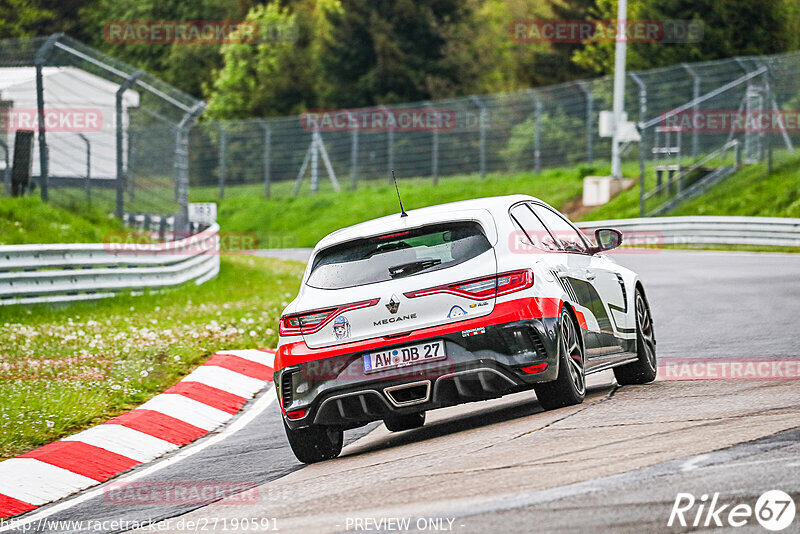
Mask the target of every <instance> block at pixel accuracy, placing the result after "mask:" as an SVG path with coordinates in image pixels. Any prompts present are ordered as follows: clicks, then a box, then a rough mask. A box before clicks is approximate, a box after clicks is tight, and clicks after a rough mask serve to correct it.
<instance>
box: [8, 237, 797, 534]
mask: <svg viewBox="0 0 800 534" xmlns="http://www.w3.org/2000/svg"><path fill="white" fill-rule="evenodd" d="M283 254H287V255H288V254H291V255H292V256H293V257H294V258H298V257H302V253H298V252H297V251H294V252H288V253H283ZM614 257H615V258H616V259H617V261H618V262H619V263H621V264H623V265H626V266H629V267H631V268H633V269H634V270H636V271H638V272H639V273H640V275H641V277H642V279H643V281H644V282H645V288H646V290H647V293H648V297H649V300H650V303H651V306H652V311H653V315H654V320H655V328H656V330H655V331H656V336H657V339H658V353H659V357H660V358H690V359H695V360H707V359H716V360H720V361H724V360H736V359H747V358H773V357H784V358H787V357H788V358H799V357H800V337H798V333H799V331H800V328H798V324H799V323H798V317H800V257H798V256H797V255H790V254H750V253H724V252H680V251H639V252H630V251H624V250H623V251H620V252H619V253H617V254H615V255H614ZM589 385H590V388H589V391H588V393H587V399H586V401H585V402H584V404H582V405H580V406H574V407H569V408H564V409H561V410H556V411H552V412H543V411H542V410H541V408H540V407H539V406H538V403H537V402H536V399H535V395H534V394H533V393H521V394H517V395H513V396H509V397H505V398H503V399H498V400H494V401H486V402H481V403H473V404H469V405H465V406H458V407H454V408H448V409H444V410H439V411H436V412H431V413H429V414H428V423H427V424H426V425H425V427H423V428H421V429H417V430H413V431H408V432H402V433H396V434H391V433H389V432H387V431H386V429H385V428H384V427H383V426H382V425H378V424H375V425H372V426H370V427H368V428H365V429H359V430H358V431H352V432H350V433H349V434H348V435H347V436H346V437H347V439H348V443H349V445H348V446H347V447H346V448H345V450H344V452H343V453H342V456H341V457H340V458H339V459H337V460H333V461H329V462H325V463H322V464H317V465H313V466H308V467H303V466H301V465H300V464H299V463H298V462H297V461H296V460H295V459H294V457H293V455H292V454H291V452H290V451H289V449H288V444H287V443H286V441H285V437H284V434H283V428H282V425H281V422H280V417H279V413H278V407H277V404H276V403H275V402H274V401H273V400H272V399H273V397H274V392H273V391H272V390H271V389H270V390H268V391H266V392H264V393H263V394H262V395H261V396H260V397H259V398H257V399H254V400H253V401H251V404H250V405H249V407H248V408H247V409H246V410H244V412H243V413H242V414H241V415H239V416H238V418H237V419H236V420H234V421H233V422H232V423H230V424H229V425H228V426H227V427H226V428H223V429H222V430H220V431H219V432H217V433H215V434H212V435H210V436H207V437H205V438H203V439H201V440H199V441H198V442H196V443H195V444H193V445H191V446H190V447H187V448H186V449H184V450H183V451H181V453H184V452H186V451H191V450H192V449H195V448H197V449H198V451H197V452H196V453H193V454H191V455H187V456H186V457H185V458H183V459H178V460H176V459H175V458H174V457H175V456H176V455H177V454H181V453H176V454H174V455H172V457H168V458H167V459H166V460H161V461H159V462H156V463H155V464H152V465H151V466H143V467H142V468H139V469H135V470H133V471H132V472H131V473H130V474H128V475H125V477H122V478H121V479H115V480H112V481H111V482H110V483H111V484H113V483H118V482H120V481H124V480H126V478H128V477H138V478H137V479H136V481H137V482H139V483H143V482H144V483H147V482H178V483H182V482H192V481H200V482H225V481H227V482H240V483H242V482H244V483H252V484H256V485H258V490H257V495H258V498H257V500H256V499H253V500H252V501H248V502H241V501H240V502H238V503H237V504H229V503H224V502H223V503H215V504H210V505H205V506H199V505H196V504H195V505H192V504H183V505H149V506H136V507H134V506H130V505H120V504H115V503H110V502H107V499H105V498H104V493H103V491H102V490H103V487H102V486H101V487H100V489H98V490H94V492H93V493H91V494H86V495H82V496H77V497H74V498H72V499H71V500H67V501H64V502H60V503H55V504H53V505H50V506H46V507H43V508H41V509H40V510H37V511H36V512H35V513H32V514H29V515H28V516H26V517H27V518H30V519H31V520H33V523H29V524H28V525H27V526H26V527H24V528H23V527H21V528H18V529H17V530H14V531H13V532H81V531H82V532H89V531H91V532H116V531H124V530H127V529H126V528H124V527H120V526H119V525H124V524H125V523H124V522H125V521H136V522H142V521H149V520H153V521H157V520H161V519H165V520H168V521H169V522H166V521H165V522H163V523H161V524H160V525H155V526H154V527H153V529H152V530H147V529H145V530H140V532H151V531H153V532H155V531H157V530H155V529H156V528H161V529H162V530H161V532H195V531H197V532H237V531H239V532H245V531H246V532H264V531H272V530H271V529H272V528H274V527H275V526H277V529H278V530H279V531H281V532H298V533H299V532H346V531H354V532H365V531H390V530H401V531H406V530H411V531H414V530H420V531H431V530H434V531H436V529H439V531H442V530H444V531H449V532H464V533H467V532H469V533H471V532H537V531H556V530H557V531H565V532H579V531H586V530H593V531H612V530H613V531H615V532H620V531H625V532H627V531H630V532H642V531H664V530H676V531H679V530H687V529H694V530H701V531H702V530H710V529H711V527H713V526H714V525H713V523H712V524H711V526H710V527H708V528H706V527H704V525H703V524H702V522H703V521H705V519H706V514H705V513H703V514H698V513H697V512H698V506H694V508H692V509H691V510H690V511H687V512H686V514H685V516H686V519H687V522H688V525H687V527H686V528H683V527H681V526H680V525H678V524H677V523H676V524H673V527H672V528H670V527H668V526H667V522H668V520H669V518H670V515H671V510H672V508H673V503H674V502H675V500H676V496H677V494H678V493H679V492H682V493H688V494H692V495H693V496H694V497H696V498H697V500H698V504H699V501H700V500H701V496H702V495H706V496H707V497H708V500H709V501H710V500H711V498H712V496H713V495H714V494H716V493H718V494H719V495H718V496H717V497H718V502H719V503H723V504H728V505H729V507H728V510H729V509H730V508H732V507H733V506H735V505H737V504H747V505H749V506H751V507H752V506H754V505H755V504H756V500H757V499H758V497H759V496H760V495H761V494H762V493H764V492H765V491H767V490H774V489H780V490H783V491H784V492H786V493H788V494H789V495H791V496H792V497H793V498H794V500H795V502H797V503H798V507H800V430H799V429H800V381H798V380H796V379H795V380H699V381H670V380H659V381H657V382H655V383H653V384H650V385H647V386H636V387H630V386H626V387H618V386H616V384H615V382H614V380H613V375H612V374H611V373H610V372H605V373H601V374H599V375H594V376H593V377H592V378H591V379H590V380H589ZM239 427H240V428H239ZM236 428H238V430H236ZM233 430H236V431H235V432H233ZM210 440H216V441H213V442H211V443H207V442H209V441H210ZM163 462H168V463H163ZM162 463H163V465H162ZM159 466H160V467H159ZM155 468H158V470H154V469H155ZM147 470H153V472H152V473H150V472H147ZM110 483H107V484H106V485H108V484H110ZM726 514H727V511H726V512H725V514H720V517H722V518H723V519H725V517H726ZM696 515H698V516H700V517H701V521H700V524H699V525H698V526H697V527H692V525H691V522H692V521H694V520H695V516H696ZM167 518H169V519H167ZM245 518H247V519H248V520H249V521H252V523H248V527H247V528H245V526H244V525H245V524H244V523H243V522H242V521H243V520H244V519H245ZM94 520H98V521H102V520H106V527H105V528H91V529H87V528H86V527H84V528H83V529H82V530H81V529H79V528H75V525H74V524H73V526H72V527H69V526H68V525H66V524H61V525H58V524H56V523H54V522H56V521H84V522H88V521H94ZM262 520H264V521H263V522H262ZM111 521H117V522H118V524H117V526H116V527H114V526H112V525H111V524H110V522H111ZM234 521H235V522H236V525H237V528H232V527H233V524H234ZM128 525H130V523H128ZM264 525H268V526H269V529H267V528H264ZM95 526H96V524H95ZM725 526H727V525H725ZM728 528H730V530H735V531H736V532H744V531H752V532H768V531H767V530H764V529H763V528H762V527H761V526H760V525H759V523H758V522H757V521H756V520H755V519H754V518H750V520H749V522H747V523H746V526H745V527H744V528H736V529H733V528H731V527H728ZM798 531H800V514H798V517H796V518H795V520H794V522H793V523H792V524H791V526H790V527H788V528H787V529H786V530H784V532H798Z"/></svg>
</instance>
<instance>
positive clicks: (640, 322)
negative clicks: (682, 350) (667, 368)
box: [614, 288, 658, 386]
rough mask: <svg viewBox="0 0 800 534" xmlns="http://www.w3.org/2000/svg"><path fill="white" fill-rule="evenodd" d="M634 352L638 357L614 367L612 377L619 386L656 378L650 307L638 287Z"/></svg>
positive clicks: (654, 341)
mask: <svg viewBox="0 0 800 534" xmlns="http://www.w3.org/2000/svg"><path fill="white" fill-rule="evenodd" d="M635 299H636V353H637V355H638V356H639V358H638V359H637V360H636V361H635V362H633V363H629V364H626V365H623V366H621V367H615V368H614V377H615V378H616V379H617V383H618V384H619V385H620V386H629V385H634V384H647V383H648V382H652V381H653V380H655V379H656V374H657V373H658V366H657V363H656V336H655V333H654V332H653V319H652V318H651V316H650V308H649V307H648V306H647V302H646V301H645V300H644V295H643V294H642V291H641V290H640V289H638V288H637V289H636V297H635Z"/></svg>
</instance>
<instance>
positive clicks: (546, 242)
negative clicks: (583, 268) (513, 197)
mask: <svg viewBox="0 0 800 534" xmlns="http://www.w3.org/2000/svg"><path fill="white" fill-rule="evenodd" d="M510 213H511V218H512V219H513V220H514V223H515V224H516V225H517V226H518V227H519V228H520V229H521V230H522V231H523V232H525V235H524V236H522V237H523V241H524V242H525V243H526V244H527V245H532V246H534V247H536V248H538V249H540V250H547V251H556V250H558V246H556V243H555V241H554V240H553V236H552V235H551V234H550V232H548V231H547V228H545V226H544V225H543V224H542V221H540V220H539V218H538V217H536V215H534V213H533V212H532V211H531V209H530V207H528V205H527V204H517V205H516V206H514V207H513V208H511V212H510Z"/></svg>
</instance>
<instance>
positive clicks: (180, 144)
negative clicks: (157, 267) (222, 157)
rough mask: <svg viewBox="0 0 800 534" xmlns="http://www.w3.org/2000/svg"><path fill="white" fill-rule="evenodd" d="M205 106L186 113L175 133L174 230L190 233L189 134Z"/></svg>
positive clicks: (200, 103) (201, 104)
mask: <svg viewBox="0 0 800 534" xmlns="http://www.w3.org/2000/svg"><path fill="white" fill-rule="evenodd" d="M204 108H205V104H204V103H203V102H199V103H197V104H196V105H195V106H194V107H193V108H191V109H190V110H189V111H188V112H186V113H185V114H184V115H183V117H182V118H181V122H179V123H178V127H177V129H176V132H175V160H174V162H173V169H174V171H175V200H176V201H177V202H178V213H177V215H176V216H175V222H174V226H173V230H174V231H175V232H178V233H181V232H188V230H189V132H190V130H191V127H192V123H193V122H194V120H195V119H196V118H197V117H198V116H199V115H200V114H201V113H202V112H203V109H204Z"/></svg>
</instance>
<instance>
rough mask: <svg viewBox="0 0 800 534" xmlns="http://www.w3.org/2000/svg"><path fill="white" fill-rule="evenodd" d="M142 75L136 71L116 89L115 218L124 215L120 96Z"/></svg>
mask: <svg viewBox="0 0 800 534" xmlns="http://www.w3.org/2000/svg"><path fill="white" fill-rule="evenodd" d="M142 74H144V73H143V72H142V71H140V70H137V71H136V72H134V73H133V74H131V75H130V76H128V77H127V78H125V80H124V81H123V82H122V83H121V84H120V86H119V89H117V104H116V119H117V183H116V186H117V187H116V189H117V217H118V218H119V219H122V215H123V214H124V213H125V208H124V202H125V168H124V166H123V164H122V160H123V146H122V136H123V132H122V95H123V94H125V91H127V90H128V89H130V88H131V87H132V86H133V84H135V83H136V80H138V79H139V77H140V76H141V75H142ZM129 141H130V139H129Z"/></svg>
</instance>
